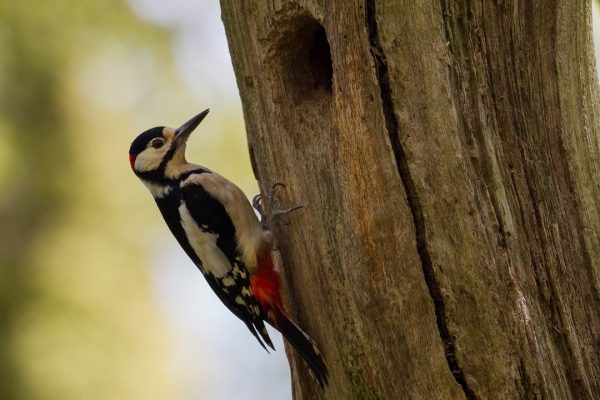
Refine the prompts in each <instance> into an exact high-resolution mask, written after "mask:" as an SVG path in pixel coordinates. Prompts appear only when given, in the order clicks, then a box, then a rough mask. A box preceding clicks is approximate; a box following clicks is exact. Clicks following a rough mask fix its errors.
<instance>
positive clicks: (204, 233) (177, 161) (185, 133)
mask: <svg viewBox="0 0 600 400" xmlns="http://www.w3.org/2000/svg"><path fill="white" fill-rule="evenodd" d="M208 111H209V110H208V109H207V110H205V111H203V112H201V113H200V114H198V115H196V116H195V117H193V118H192V119H190V120H189V121H187V122H186V123H184V124H183V125H182V126H180V127H179V128H177V129H173V128H169V127H164V126H159V127H156V128H152V129H148V130H147V131H145V132H143V133H141V134H140V135H139V136H138V137H137V138H135V140H134V141H133V142H132V143H131V148H130V149H129V162H130V164H131V169H132V170H133V172H134V173H135V175H137V177H138V178H139V179H140V180H141V181H142V182H143V183H144V185H145V186H146V187H147V188H148V189H149V190H150V193H151V194H152V196H153V197H154V200H155V201H156V204H157V205H158V208H159V210H160V213H161V214H162V216H163V218H164V220H165V222H166V223H167V226H168V227H169V229H170V230H171V233H172V234H173V236H175V238H176V239H177V241H178V242H179V244H180V245H181V247H182V248H183V250H184V251H185V253H186V254H187V255H188V256H189V258H190V259H191V260H192V261H193V262H194V264H195V265H196V266H197V267H198V269H200V271H201V272H202V274H203V275H204V277H205V278H206V281H207V282H208V284H209V286H210V287H211V289H212V290H213V291H214V292H215V294H216V295H217V296H218V297H219V299H220V300H221V301H222V302H223V304H225V306H226V307H227V308H228V309H229V310H230V311H231V312H232V313H233V314H235V315H236V316H237V317H238V318H239V319H241V320H242V321H243V322H244V324H246V326H247V327H248V329H249V330H250V332H251V333H252V335H254V337H255V338H256V339H257V340H258V342H259V343H260V345H261V346H262V347H263V348H264V349H265V350H267V351H268V349H267V347H266V346H265V344H266V345H267V346H269V347H270V348H272V349H273V350H274V349H275V348H274V346H273V343H272V342H271V339H270V337H269V334H268V332H267V330H266V328H265V321H266V322H268V323H269V324H270V325H271V326H273V327H274V328H275V329H277V330H278V331H279V332H281V333H282V334H283V336H284V337H285V338H286V339H287V340H288V342H289V343H290V344H291V345H292V346H293V347H294V348H295V349H296V351H298V353H299V354H300V356H301V357H302V358H303V359H304V361H305V362H306V363H307V365H308V367H309V368H310V370H311V371H312V374H313V376H314V377H315V379H316V380H317V382H318V383H319V385H320V386H321V387H325V386H326V385H327V379H328V372H327V366H326V365H325V362H324V360H323V357H322V356H321V352H320V351H319V349H318V347H317V346H316V344H315V342H314V341H313V340H312V339H311V338H310V337H309V336H308V335H307V334H306V333H305V332H304V331H302V330H301V329H300V328H299V327H298V326H297V325H296V324H295V323H294V322H293V321H292V320H290V318H289V317H288V316H287V314H286V311H285V309H284V306H283V302H282V300H281V293H280V278H279V272H278V271H277V270H276V269H275V266H274V262H273V255H272V252H273V238H272V233H271V232H270V231H269V230H268V228H267V227H266V225H265V224H261V222H260V221H259V220H258V218H257V216H256V214H255V212H254V210H253V209H252V206H251V204H250V202H249V201H248V199H247V198H246V196H245V195H244V193H243V192H242V190H241V189H240V188H238V187H237V186H236V185H235V184H233V183H232V182H230V181H229V180H227V179H226V178H224V177H222V176H221V175H219V174H217V173H215V172H213V171H211V170H210V169H208V168H205V167H202V166H200V165H197V164H192V163H188V162H187V161H186V158H185V148H186V142H187V139H188V138H189V136H190V134H191V133H192V132H193V131H194V130H195V129H196V127H197V126H198V125H199V124H200V122H202V120H203V119H204V118H205V117H206V115H207V114H208ZM260 211H261V214H262V210H260Z"/></svg>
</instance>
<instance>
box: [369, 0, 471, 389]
mask: <svg viewBox="0 0 600 400" xmlns="http://www.w3.org/2000/svg"><path fill="white" fill-rule="evenodd" d="M375 2H376V0H366V2H365V6H366V12H365V18H366V25H367V29H368V33H369V43H370V46H371V54H372V56H373V59H374V61H375V67H376V70H377V80H378V83H379V90H380V97H381V103H382V106H383V112H384V117H385V125H386V129H387V131H388V135H389V138H390V143H391V145H392V149H393V152H394V157H395V158H396V165H397V168H398V172H399V174H400V179H401V180H402V184H403V186H404V189H405V190H406V196H407V198H408V205H409V207H410V211H411V214H412V217H413V223H414V225H415V233H416V242H417V252H418V254H419V259H420V261H421V266H422V268H423V275H424V277H425V283H426V285H427V288H428V290H429V294H430V296H431V299H432V300H433V304H434V307H435V317H436V323H437V327H438V331H439V334H440V338H441V340H442V343H443V344H444V353H445V356H446V361H447V363H448V368H449V369H450V372H451V373H452V376H454V379H455V380H456V382H457V383H458V384H459V385H460V386H461V388H462V390H463V392H464V393H465V396H466V398H467V399H468V400H475V399H477V397H476V396H475V393H474V392H473V390H472V389H471V388H470V387H469V385H468V384H467V381H466V379H465V376H464V373H463V370H462V369H461V367H460V365H459V364H458V360H457V358H456V346H455V344H454V337H453V336H452V335H451V334H450V331H449V329H448V324H447V323H446V306H445V304H444V298H443V297H442V293H441V291H440V287H439V284H438V282H437V279H436V277H435V273H434V271H433V264H432V262H431V255H430V254H429V248H428V247H427V239H426V232H425V222H424V220H423V210H422V207H421V202H420V200H419V198H418V196H417V191H416V189H415V184H414V182H413V179H412V176H411V175H410V170H409V168H408V163H407V161H406V154H405V152H404V148H403V147H402V143H401V142H400V137H399V129H398V120H397V118H396V114H395V113H394V102H393V99H392V89H391V86H390V78H389V72H388V67H387V60H386V57H385V53H384V51H383V48H382V46H381V43H380V41H379V31H378V27H377V17H376V15H377V13H376V5H375Z"/></svg>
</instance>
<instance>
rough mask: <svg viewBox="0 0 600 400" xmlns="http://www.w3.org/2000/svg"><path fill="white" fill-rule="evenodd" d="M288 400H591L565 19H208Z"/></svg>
mask: <svg viewBox="0 0 600 400" xmlns="http://www.w3.org/2000/svg"><path fill="white" fill-rule="evenodd" d="M221 5H222V11H223V20H224V23H225V27H226V31H227V35H228V39H229V45H230V49H231V53H232V59H233V64H234V68H235V71H236V75H237V79H238V85H239V88H240V93H241V96H242V102H243V105H244V113H245V120H246V127H247V130H248V139H249V145H250V152H251V155H252V159H253V162H254V165H253V166H254V171H255V174H256V177H257V179H258V180H259V182H260V185H261V188H262V190H263V191H265V190H268V188H269V187H270V186H271V184H272V183H274V182H284V183H285V184H286V185H287V190H286V191H285V193H284V196H283V197H284V200H285V201H286V202H287V203H288V204H303V205H305V208H304V209H303V210H302V211H301V212H298V213H297V214H295V215H293V216H292V217H291V218H290V220H291V222H292V224H291V225H288V226H280V227H278V228H277V229H275V234H276V237H277V240H278V244H279V249H280V252H281V256H282V259H283V273H284V280H285V284H286V288H287V296H286V300H287V301H286V302H287V305H288V307H289V309H290V310H291V312H292V313H293V314H294V315H295V316H296V317H297V319H298V320H299V322H300V323H301V324H302V325H303V326H304V327H305V328H306V329H307V331H308V332H309V333H310V334H311V335H313V337H314V338H315V339H316V341H317V342H318V343H319V344H320V345H321V347H322V350H323V352H324V354H325V357H326V359H327V361H328V364H329V368H330V373H331V381H330V387H329V388H328V389H326V390H325V391H321V390H320V389H319V388H318V387H317V386H316V385H315V383H314V382H313V380H312V379H311V377H310V376H309V375H308V373H307V370H306V368H305V366H304V365H303V364H302V362H301V361H300V360H299V358H298V357H297V356H296V355H295V354H293V353H288V354H289V356H290V363H291V366H292V375H293V382H294V385H293V392H294V396H295V398H296V399H304V400H306V399H317V398H322V399H344V400H345V399H407V398H415V399H421V398H423V399H425V398H428V399H431V398H434V399H455V398H457V399H460V398H466V399H516V398H531V399H538V398H542V399H546V398H547V399H597V398H600V388H599V382H600V341H599V337H600V317H599V312H598V310H600V300H599V290H598V288H599V282H600V278H599V276H600V273H599V271H600V207H599V203H600V126H599V115H598V100H599V97H598V87H597V81H596V75H595V65H594V59H593V50H592V43H591V17H590V9H589V8H590V5H589V4H584V2H580V1H561V0H555V1H551V0H546V1H535V2H533V1H516V0H514V1H483V2H472V1H466V2H465V1H448V0H440V1H412V0H410V1H408V0H406V1H393V0H377V1H373V0H371V1H369V0H367V1H362V2H359V1H352V0H329V1H326V0H320V1H318V0H297V1H283V0H282V1H277V0H273V1H268V2H265V1H262V0H252V1H238V0H221Z"/></svg>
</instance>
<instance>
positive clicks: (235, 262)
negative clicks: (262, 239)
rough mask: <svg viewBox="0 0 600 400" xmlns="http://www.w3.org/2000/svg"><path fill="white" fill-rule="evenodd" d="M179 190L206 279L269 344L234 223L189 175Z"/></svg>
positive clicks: (187, 228) (183, 217)
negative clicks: (239, 248)
mask: <svg viewBox="0 0 600 400" xmlns="http://www.w3.org/2000/svg"><path fill="white" fill-rule="evenodd" d="M206 174H208V173H206ZM201 175H204V174H201ZM180 190H181V196H182V200H183V201H182V203H181V204H180V206H179V212H180V217H181V222H182V225H183V227H184V229H185V231H186V236H187V239H188V240H189V242H190V245H191V247H192V248H193V249H194V252H195V253H196V254H197V255H198V257H199V259H200V261H201V263H202V265H200V266H199V267H200V269H201V270H202V272H203V273H204V275H205V277H206V280H207V281H208V283H209V285H210V286H211V288H212V289H213V290H214V291H215V293H216V294H217V296H219V298H220V299H221V301H222V302H223V303H224V304H225V305H226V306H227V308H229V309H230V310H231V311H232V312H233V313H234V314H235V315H236V316H238V318H240V319H241V320H242V321H244V323H246V325H247V326H248V328H249V329H250V331H251V332H252V334H254V336H256V337H257V339H258V336H257V334H256V330H258V332H259V333H260V335H261V337H262V338H263V340H264V341H265V343H267V344H268V345H269V346H271V347H273V346H272V343H271V341H270V339H269V337H268V334H267V332H266V329H265V327H264V323H263V318H264V315H263V314H264V313H263V309H262V307H261V305H260V304H259V303H258V301H257V300H256V298H255V297H254V294H253V292H252V287H251V286H250V274H249V272H248V270H247V268H246V266H245V265H244V263H243V261H242V259H241V255H240V253H239V251H238V248H237V243H236V239H235V238H236V234H235V233H236V230H235V226H234V224H233V222H232V221H231V218H230V216H229V214H228V213H227V211H226V210H225V207H224V205H223V204H222V203H221V202H220V201H218V200H217V199H215V197H214V196H212V195H211V194H210V193H209V192H208V191H207V190H206V189H205V188H204V186H203V185H202V183H201V182H200V181H199V180H198V179H194V177H193V176H191V177H190V178H188V179H186V181H185V182H184V183H183V184H182V185H181V188H180ZM259 342H260V340H259ZM261 344H262V342H261Z"/></svg>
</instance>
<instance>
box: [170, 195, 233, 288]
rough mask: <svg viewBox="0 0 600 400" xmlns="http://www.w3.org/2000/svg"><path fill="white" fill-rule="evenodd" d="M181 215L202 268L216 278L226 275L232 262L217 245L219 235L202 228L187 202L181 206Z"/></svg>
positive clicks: (182, 223) (182, 222) (184, 227)
mask: <svg viewBox="0 0 600 400" xmlns="http://www.w3.org/2000/svg"><path fill="white" fill-rule="evenodd" d="M179 215H180V217H181V225H182V226H183V229H184V230H185V233H186V235H187V238H188V240H189V242H190V245H191V246H192V248H193V249H194V251H195V252H196V254H197V255H198V257H199V258H200V261H202V269H204V270H205V271H206V272H210V273H212V274H213V275H214V276H215V278H222V277H224V276H225V275H226V274H227V273H228V272H229V270H231V264H230V263H229V260H228V259H227V257H226V256H225V254H224V253H223V252H222V251H221V249H220V248H219V246H218V245H217V239H218V238H219V235H218V234H216V233H211V232H204V231H203V230H202V229H200V228H199V227H198V224H196V221H194V218H192V216H191V214H190V211H189V210H188V208H187V207H186V205H185V203H181V205H180V206H179Z"/></svg>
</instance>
